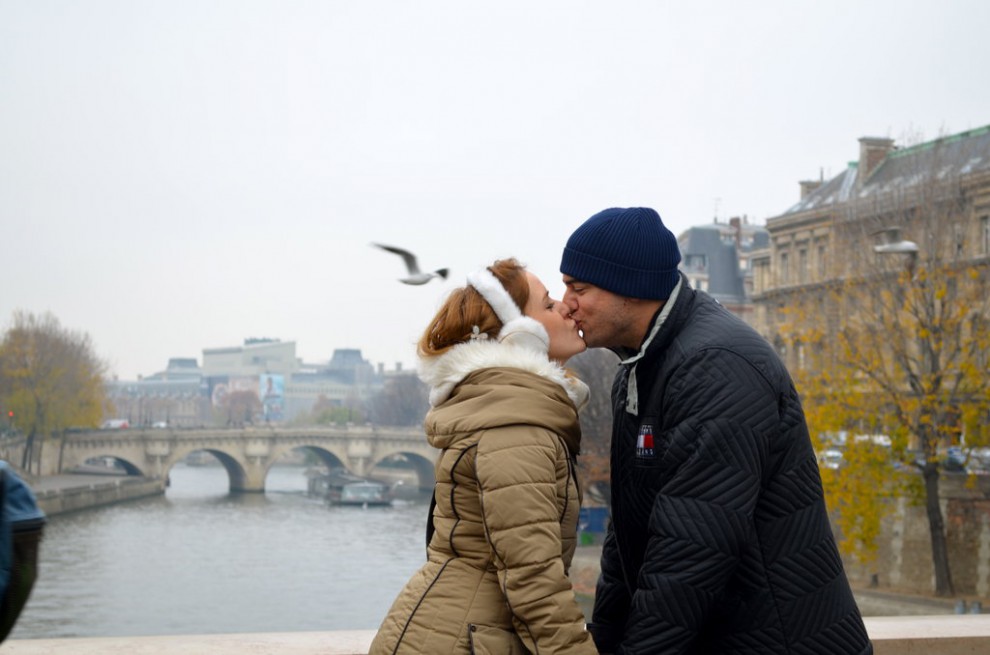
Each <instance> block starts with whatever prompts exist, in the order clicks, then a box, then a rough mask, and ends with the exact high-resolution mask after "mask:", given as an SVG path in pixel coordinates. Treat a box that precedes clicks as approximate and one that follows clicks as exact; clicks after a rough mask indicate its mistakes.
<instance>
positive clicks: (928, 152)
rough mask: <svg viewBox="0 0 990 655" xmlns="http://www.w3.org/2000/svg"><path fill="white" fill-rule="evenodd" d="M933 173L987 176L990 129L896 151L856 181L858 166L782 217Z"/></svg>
mask: <svg viewBox="0 0 990 655" xmlns="http://www.w3.org/2000/svg"><path fill="white" fill-rule="evenodd" d="M932 172H934V173H935V174H936V175H937V176H938V177H939V178H940V179H941V178H944V177H947V176H949V175H956V176H963V175H970V174H974V173H981V172H990V125H988V126H985V127H981V128H978V129H975V130H969V131H967V132H961V133H959V134H954V135H951V136H947V137H942V138H940V139H935V140H933V141H927V142H925V143H920V144H918V145H915V146H911V147H908V148H895V149H893V150H891V151H890V152H889V153H887V156H886V157H884V159H883V160H882V161H881V162H880V163H879V164H878V165H877V167H876V168H875V169H874V170H873V172H872V173H871V174H870V175H869V177H868V178H867V179H865V180H859V179H858V178H859V175H860V170H859V163H858V162H849V166H848V167H847V168H846V170H844V171H842V172H841V173H839V174H838V175H836V176H835V177H833V178H832V179H830V180H828V181H827V182H825V183H823V184H822V185H821V186H820V187H818V188H817V189H815V190H814V191H812V192H811V193H809V194H808V195H807V196H805V197H804V198H802V199H801V200H800V201H798V202H797V203H796V204H795V205H793V206H791V207H790V208H789V209H788V210H787V211H785V212H784V213H783V214H781V216H787V215H790V214H798V213H801V212H806V211H810V210H813V209H818V208H822V207H827V206H830V205H839V204H843V203H846V202H848V201H850V200H852V199H855V198H867V197H871V196H879V195H882V194H886V193H893V192H896V191H899V190H903V189H908V188H910V187H911V186H913V185H915V184H918V183H920V182H921V181H922V180H924V179H927V178H928V175H929V174H930V173H932Z"/></svg>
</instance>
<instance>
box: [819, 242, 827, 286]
mask: <svg viewBox="0 0 990 655" xmlns="http://www.w3.org/2000/svg"><path fill="white" fill-rule="evenodd" d="M827 255H828V253H827V252H826V250H825V246H818V277H819V278H820V279H822V280H825V279H828V256H827Z"/></svg>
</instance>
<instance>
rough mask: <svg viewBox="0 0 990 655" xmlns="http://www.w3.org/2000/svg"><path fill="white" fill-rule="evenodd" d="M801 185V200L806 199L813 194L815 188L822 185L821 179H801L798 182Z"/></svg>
mask: <svg viewBox="0 0 990 655" xmlns="http://www.w3.org/2000/svg"><path fill="white" fill-rule="evenodd" d="M798 184H800V185H801V200H804V199H805V198H807V197H808V196H810V195H811V194H812V192H813V191H815V189H818V188H819V187H821V185H822V181H821V180H801V181H800V182H798Z"/></svg>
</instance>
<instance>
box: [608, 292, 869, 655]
mask: <svg viewBox="0 0 990 655" xmlns="http://www.w3.org/2000/svg"><path fill="white" fill-rule="evenodd" d="M675 293H676V298H673V304H672V305H671V309H670V311H669V315H667V316H666V317H665V318H659V319H657V321H658V322H659V323H660V325H659V329H658V330H654V333H653V334H652V337H650V338H648V339H647V341H646V343H645V344H644V347H643V350H641V351H640V353H639V354H640V357H639V358H638V359H635V361H631V359H630V358H631V357H632V356H634V355H636V353H621V355H622V356H626V360H625V362H624V363H623V365H622V367H621V369H620V371H619V374H618V375H617V377H616V381H615V385H614V387H613V390H612V400H613V410H614V412H615V418H614V424H613V438H612V454H611V461H612V523H611V525H610V526H609V532H608V534H607V536H606V540H605V545H604V548H603V553H602V576H601V578H600V579H599V583H598V589H597V592H596V597H595V609H594V615H593V621H592V625H591V626H590V630H591V632H592V634H593V635H594V637H595V641H596V644H597V646H598V648H599V650H600V651H602V652H616V653H651V654H660V653H734V654H741V653H752V654H754V655H756V654H759V655H768V654H771V653H802V654H808V655H812V654H815V655H817V654H821V655H839V654H847V653H849V654H852V653H856V654H867V653H872V652H873V649H872V646H871V644H870V641H869V639H868V637H867V634H866V629H865V627H864V625H863V620H862V618H861V616H860V613H859V610H858V608H857V607H856V603H855V601H854V600H853V596H852V592H851V591H850V588H849V584H848V581H847V579H846V575H845V572H844V570H843V567H842V562H841V560H840V558H839V554H838V550H837V548H836V545H835V540H834V538H833V536H832V532H831V528H830V526H829V522H828V516H827V514H826V509H825V503H824V500H823V493H822V485H821V478H820V476H819V472H818V466H817V463H816V460H815V454H814V451H813V449H812V446H811V441H810V439H809V436H808V429H807V426H806V424H805V420H804V413H803V410H802V408H801V403H800V400H799V399H798V395H797V392H796V391H795V389H794V385H793V383H792V382H791V379H790V376H789V375H788V373H787V371H786V370H785V368H784V366H783V364H782V363H781V362H780V360H779V358H778V357H777V355H776V353H775V352H774V351H773V349H772V348H771V347H770V346H769V344H768V343H767V342H766V340H765V339H763V338H762V337H761V336H760V335H759V334H757V333H756V332H755V331H754V330H752V329H751V328H750V327H748V326H747V325H746V324H745V323H743V322H742V321H741V320H740V319H738V318H736V317H735V316H733V315H732V314H731V313H729V312H728V311H727V310H725V309H724V308H723V307H722V306H721V305H719V304H718V303H717V302H715V301H714V300H713V299H712V298H711V297H710V296H708V295H707V294H704V293H698V292H696V291H694V290H693V289H691V288H689V287H688V284H687V281H686V279H684V278H683V277H682V281H681V284H680V288H679V291H676V292H675ZM662 316H663V313H661V317H662ZM630 372H634V375H635V380H634V381H633V385H630V383H629V382H630V380H629V375H630ZM630 386H633V388H632V389H630ZM637 405H638V406H637ZM630 410H632V411H633V412H634V413H630Z"/></svg>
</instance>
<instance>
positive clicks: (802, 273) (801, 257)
mask: <svg viewBox="0 0 990 655" xmlns="http://www.w3.org/2000/svg"><path fill="white" fill-rule="evenodd" d="M807 281H808V249H807V248H801V249H800V250H798V283H800V284H805V283H806V282H807Z"/></svg>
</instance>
